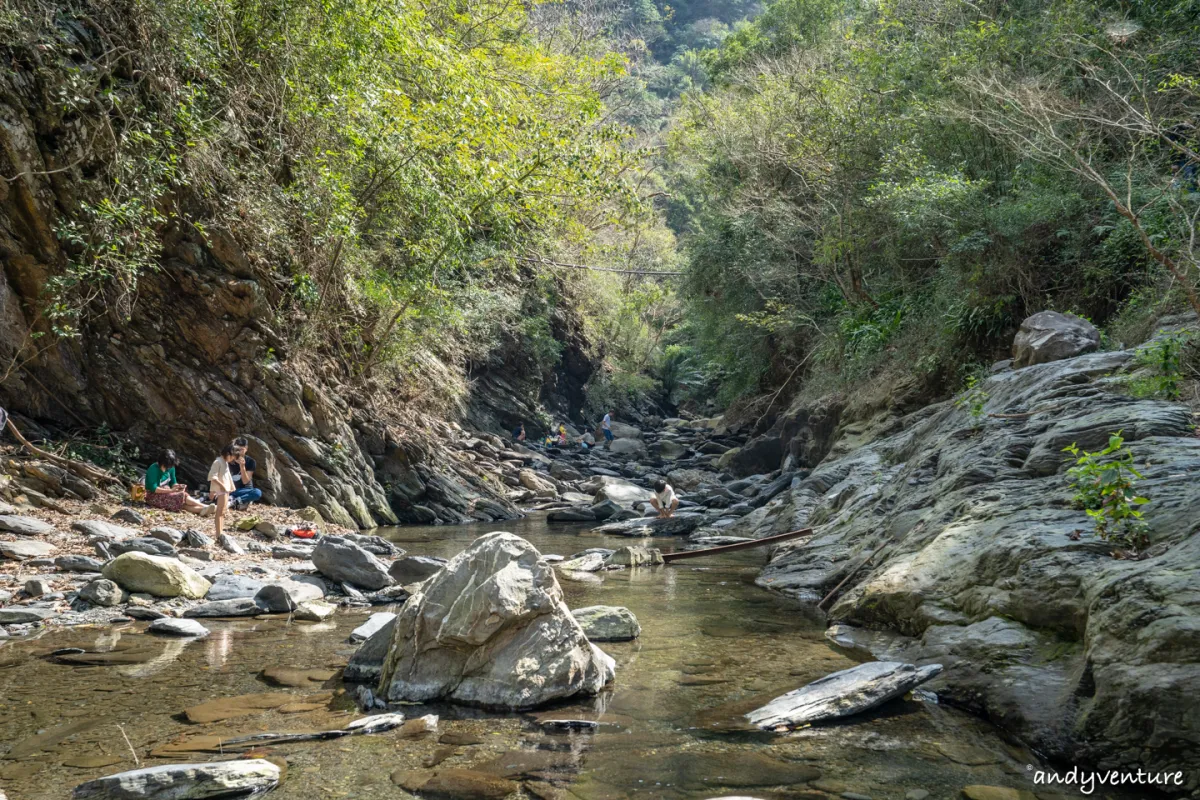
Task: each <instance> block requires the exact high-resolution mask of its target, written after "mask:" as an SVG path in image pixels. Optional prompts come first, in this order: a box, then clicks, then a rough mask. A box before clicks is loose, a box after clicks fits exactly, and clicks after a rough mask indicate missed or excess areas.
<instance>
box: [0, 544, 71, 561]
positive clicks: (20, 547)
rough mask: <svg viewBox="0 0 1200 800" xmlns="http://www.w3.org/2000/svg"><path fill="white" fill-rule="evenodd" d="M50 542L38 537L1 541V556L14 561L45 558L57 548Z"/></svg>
mask: <svg viewBox="0 0 1200 800" xmlns="http://www.w3.org/2000/svg"><path fill="white" fill-rule="evenodd" d="M57 549H58V548H56V547H55V546H54V545H52V544H50V543H49V542H41V541H38V540H36V539H18V540H17V541H15V542H0V556H4V557H5V558H11V559H12V560H14V561H25V560H27V559H30V558H44V557H46V556H48V555H51V554H52V553H54V551H55V550H57Z"/></svg>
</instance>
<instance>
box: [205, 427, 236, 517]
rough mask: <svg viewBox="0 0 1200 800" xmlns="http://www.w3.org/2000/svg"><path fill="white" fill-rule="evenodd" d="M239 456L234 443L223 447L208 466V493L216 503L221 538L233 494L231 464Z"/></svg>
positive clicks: (216, 515)
mask: <svg viewBox="0 0 1200 800" xmlns="http://www.w3.org/2000/svg"><path fill="white" fill-rule="evenodd" d="M236 458H237V449H236V448H235V447H234V446H233V445H232V444H227V445H225V446H224V447H222V448H221V455H220V456H218V457H217V460H216V461H214V462H213V463H212V466H211V467H209V468H208V493H209V496H210V497H212V500H213V502H214V503H216V506H217V510H216V513H215V517H214V518H215V522H216V531H217V537H218V538H219V537H220V536H221V534H222V533H224V532H225V512H226V510H228V508H229V497H230V495H231V494H233V490H234V487H233V473H231V472H230V471H229V465H230V464H231V463H233V461H234V460H235V459H236Z"/></svg>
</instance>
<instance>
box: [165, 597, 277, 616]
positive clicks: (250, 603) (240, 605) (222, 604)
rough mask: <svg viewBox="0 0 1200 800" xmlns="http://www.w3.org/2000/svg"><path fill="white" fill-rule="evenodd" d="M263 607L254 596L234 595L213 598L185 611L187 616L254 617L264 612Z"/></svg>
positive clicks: (184, 613)
mask: <svg viewBox="0 0 1200 800" xmlns="http://www.w3.org/2000/svg"><path fill="white" fill-rule="evenodd" d="M263 610H264V609H263V608H262V606H260V605H259V604H258V603H256V602H255V601H254V598H253V597H233V598H230V599H228V600H211V601H209V602H207V603H201V604H200V605H198V606H193V607H192V608H189V609H188V610H187V611H185V612H183V615H184V616H185V617H254V616H257V615H259V614H261V613H263Z"/></svg>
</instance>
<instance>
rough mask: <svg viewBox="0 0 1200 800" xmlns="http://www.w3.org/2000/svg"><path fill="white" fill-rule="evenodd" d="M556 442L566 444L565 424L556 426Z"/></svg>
mask: <svg viewBox="0 0 1200 800" xmlns="http://www.w3.org/2000/svg"><path fill="white" fill-rule="evenodd" d="M558 443H559V444H561V445H563V446H564V447H565V446H566V444H567V426H566V425H559V426H558Z"/></svg>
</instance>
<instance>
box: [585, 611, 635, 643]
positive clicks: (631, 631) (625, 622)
mask: <svg viewBox="0 0 1200 800" xmlns="http://www.w3.org/2000/svg"><path fill="white" fill-rule="evenodd" d="M571 615H572V616H573V617H575V619H576V620H577V621H578V622H579V625H580V627H582V628H583V632H584V633H585V634H587V637H588V639H591V640H592V641H593V642H628V641H629V640H630V639H636V638H637V637H639V636H641V635H642V626H641V624H640V623H638V621H637V617H636V616H634V614H633V612H632V611H630V610H629V609H628V608H625V606H587V607H586V608H577V609H575V610H574V611H572V612H571Z"/></svg>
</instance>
